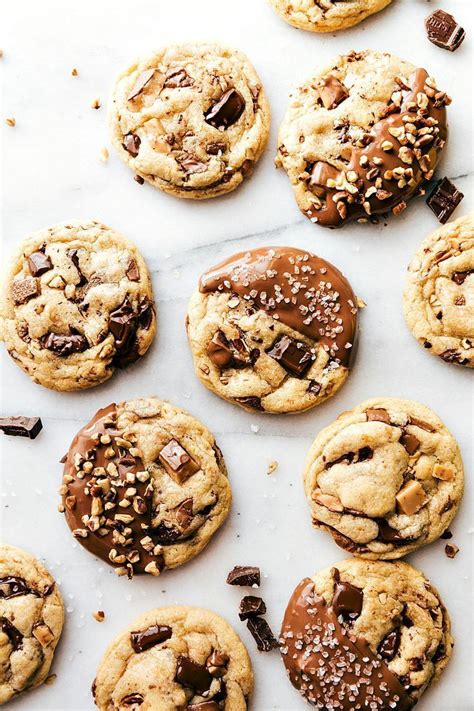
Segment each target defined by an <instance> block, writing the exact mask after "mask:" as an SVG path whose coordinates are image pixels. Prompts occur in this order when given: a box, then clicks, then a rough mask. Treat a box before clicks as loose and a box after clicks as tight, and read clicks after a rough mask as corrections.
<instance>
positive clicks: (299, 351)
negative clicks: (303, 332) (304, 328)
mask: <svg viewBox="0 0 474 711" xmlns="http://www.w3.org/2000/svg"><path fill="white" fill-rule="evenodd" d="M267 353H268V355H269V356H270V357H271V358H273V359H274V360H276V361H277V362H278V363H280V365H282V366H283V368H284V369H285V370H287V371H288V372H289V373H291V374H292V375H295V376H296V377H297V378H302V377H303V376H304V375H305V374H306V373H307V372H308V370H309V369H310V367H311V366H312V364H313V362H314V361H315V359H316V355H315V353H314V352H313V351H312V350H311V349H310V348H308V346H307V345H306V343H302V342H301V341H295V340H294V339H293V338H290V337H289V336H281V337H280V338H279V339H278V340H277V341H275V343H274V344H273V346H272V347H271V349H270V350H269V351H267Z"/></svg>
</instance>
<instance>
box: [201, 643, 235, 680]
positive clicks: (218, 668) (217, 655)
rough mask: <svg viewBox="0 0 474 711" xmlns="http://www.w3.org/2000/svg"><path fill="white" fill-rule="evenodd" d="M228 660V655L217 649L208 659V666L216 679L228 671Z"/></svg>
mask: <svg viewBox="0 0 474 711" xmlns="http://www.w3.org/2000/svg"><path fill="white" fill-rule="evenodd" d="M228 662H229V657H228V655H227V654H225V653H224V652H219V651H218V650H217V649H215V650H214V651H213V652H212V654H210V655H209V656H208V658H207V659H206V668H207V670H208V672H209V674H211V676H213V677H214V679H220V678H221V677H223V676H224V674H225V673H226V671H227V664H228Z"/></svg>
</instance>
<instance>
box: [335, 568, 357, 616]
mask: <svg viewBox="0 0 474 711" xmlns="http://www.w3.org/2000/svg"><path fill="white" fill-rule="evenodd" d="M333 578H334V581H335V583H336V586H335V589H334V596H333V598H332V608H333V610H334V612H335V613H336V615H337V616H338V617H339V615H342V616H343V617H350V618H351V619H354V618H355V617H359V615H360V613H361V612H362V604H363V601H364V593H363V592H362V590H361V589H360V588H356V587H355V586H354V585H351V583H342V582H341V578H340V574H339V570H338V569H337V568H334V569H333Z"/></svg>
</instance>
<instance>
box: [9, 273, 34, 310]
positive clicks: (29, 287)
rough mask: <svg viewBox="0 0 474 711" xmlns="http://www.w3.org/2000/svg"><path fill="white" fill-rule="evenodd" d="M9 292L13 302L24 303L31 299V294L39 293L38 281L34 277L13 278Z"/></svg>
mask: <svg viewBox="0 0 474 711" xmlns="http://www.w3.org/2000/svg"><path fill="white" fill-rule="evenodd" d="M11 293H12V299H13V301H14V302H15V304H17V305H18V304H25V303H26V302H27V301H29V299H32V298H33V296H38V294H39V293H40V286H39V281H38V280H37V279H35V278H34V277H26V278H25V279H14V280H13V282H12V290H11Z"/></svg>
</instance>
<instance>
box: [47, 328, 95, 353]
mask: <svg viewBox="0 0 474 711" xmlns="http://www.w3.org/2000/svg"><path fill="white" fill-rule="evenodd" d="M43 345H44V347H45V348H47V349H48V351H52V352H53V353H56V355H58V356H59V357H60V358H65V357H67V356H69V355H71V353H82V352H83V351H85V350H87V348H88V347H89V344H88V342H87V339H86V338H85V337H84V336H80V335H79V334H73V335H71V336H60V335H58V334H57V333H50V334H49V335H48V336H46V337H45V339H44V341H43Z"/></svg>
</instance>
